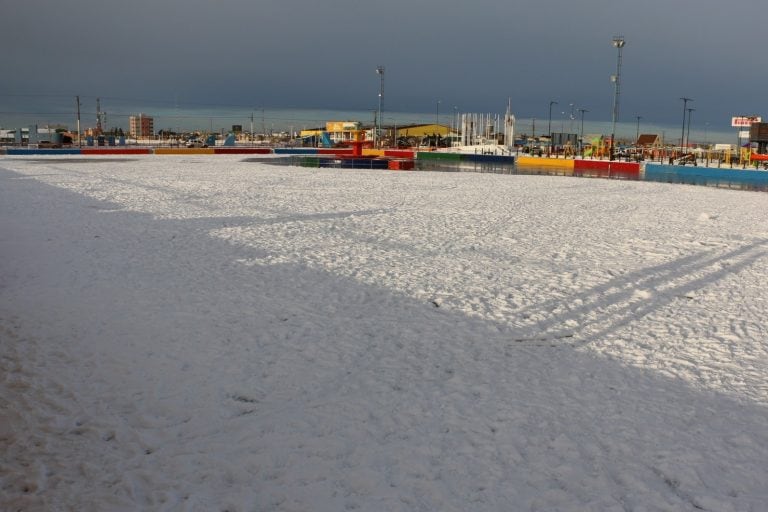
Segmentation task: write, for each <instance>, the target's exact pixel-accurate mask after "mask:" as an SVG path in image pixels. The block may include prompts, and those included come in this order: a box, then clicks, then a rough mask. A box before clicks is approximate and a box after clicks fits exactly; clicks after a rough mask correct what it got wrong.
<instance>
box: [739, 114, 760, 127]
mask: <svg viewBox="0 0 768 512" xmlns="http://www.w3.org/2000/svg"><path fill="white" fill-rule="evenodd" d="M762 122H763V118H761V117H760V116H737V117H732V118H731V126H733V127H734V128H742V127H745V128H749V127H750V126H752V123H762Z"/></svg>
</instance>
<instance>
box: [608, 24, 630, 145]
mask: <svg viewBox="0 0 768 512" xmlns="http://www.w3.org/2000/svg"><path fill="white" fill-rule="evenodd" d="M612 43H613V47H614V48H616V49H617V50H618V57H617V59H616V74H615V75H612V76H611V81H613V86H614V87H613V115H612V116H611V120H612V126H613V127H612V128H611V152H610V157H609V158H610V159H611V160H613V158H614V154H613V153H614V148H615V146H616V142H615V141H616V121H618V120H619V94H621V50H622V49H623V48H624V45H625V44H626V42H625V41H624V36H614V37H613V41H612Z"/></svg>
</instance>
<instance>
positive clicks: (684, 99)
mask: <svg viewBox="0 0 768 512" xmlns="http://www.w3.org/2000/svg"><path fill="white" fill-rule="evenodd" d="M680 99H681V100H683V131H682V133H681V134H680V153H681V154H684V153H685V151H684V150H683V143H684V142H685V113H686V111H687V109H686V107H687V106H688V102H689V101H693V100H692V99H691V98H686V97H685V96H683V97H682V98H680Z"/></svg>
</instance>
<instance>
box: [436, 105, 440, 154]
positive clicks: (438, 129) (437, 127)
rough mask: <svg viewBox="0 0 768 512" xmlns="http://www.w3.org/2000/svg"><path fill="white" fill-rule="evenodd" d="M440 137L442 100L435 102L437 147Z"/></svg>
mask: <svg viewBox="0 0 768 512" xmlns="http://www.w3.org/2000/svg"><path fill="white" fill-rule="evenodd" d="M439 138H440V100H437V103H436V104H435V148H437V146H438V143H437V141H438V140H439Z"/></svg>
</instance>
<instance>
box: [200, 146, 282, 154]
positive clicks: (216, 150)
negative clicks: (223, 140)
mask: <svg viewBox="0 0 768 512" xmlns="http://www.w3.org/2000/svg"><path fill="white" fill-rule="evenodd" d="M213 154H215V155H269V154H272V148H238V147H234V148H233V147H220V148H213Z"/></svg>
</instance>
